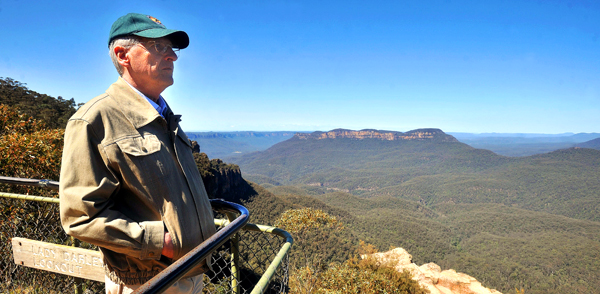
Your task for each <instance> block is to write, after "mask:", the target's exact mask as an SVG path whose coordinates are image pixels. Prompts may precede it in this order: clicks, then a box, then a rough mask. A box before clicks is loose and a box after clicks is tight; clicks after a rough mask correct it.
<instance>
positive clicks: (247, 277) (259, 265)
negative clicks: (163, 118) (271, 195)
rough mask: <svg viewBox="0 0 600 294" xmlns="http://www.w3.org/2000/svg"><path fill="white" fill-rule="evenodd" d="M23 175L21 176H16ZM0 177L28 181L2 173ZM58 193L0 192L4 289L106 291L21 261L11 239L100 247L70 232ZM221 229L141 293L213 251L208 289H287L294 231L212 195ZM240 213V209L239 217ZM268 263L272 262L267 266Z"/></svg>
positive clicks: (0, 280) (0, 283) (0, 282)
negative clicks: (262, 221)
mask: <svg viewBox="0 0 600 294" xmlns="http://www.w3.org/2000/svg"><path fill="white" fill-rule="evenodd" d="M21 180H23V179H21ZM15 181H17V182H18V183H17V182H15ZM0 183H10V184H24V182H21V181H19V179H15V178H6V177H0ZM25 184H26V185H32V186H42V187H46V188H50V189H57V188H58V183H57V182H53V181H45V180H44V181H39V180H30V179H27V181H26V183H25ZM58 202H59V200H58V198H51V197H41V196H30V195H21V194H14V193H5V192H0V255H1V257H0V269H3V270H2V271H1V273H0V293H66V292H65V289H73V290H72V291H73V292H74V293H85V294H89V293H104V285H103V283H99V282H95V281H90V280H82V279H79V278H73V277H69V276H64V275H60V274H55V273H50V272H45V271H42V270H38V269H33V268H26V267H23V266H19V265H16V264H15V263H14V262H13V261H12V259H11V258H12V253H11V252H10V249H11V248H10V240H11V239H12V238H13V237H24V238H28V239H33V240H39V241H44V242H50V243H54V244H63V245H69V246H78V247H82V248H88V249H96V247H95V246H93V245H91V244H87V243H84V242H81V243H79V242H78V241H77V240H75V239H73V238H71V237H69V236H67V235H66V234H65V233H64V231H63V230H62V228H61V226H60V219H59V215H58V205H57V204H58ZM211 205H212V206H213V210H214V211H215V212H216V214H215V215H221V216H225V217H226V218H225V217H224V218H217V219H215V225H216V226H217V227H218V230H217V233H216V234H215V235H214V236H212V237H211V238H209V239H208V240H206V241H205V242H203V243H202V244H200V245H199V246H198V247H196V248H195V249H194V250H192V251H191V252H189V253H188V254H186V255H185V256H184V257H183V258H181V259H179V260H178V261H176V262H175V263H173V264H172V265H171V266H169V267H168V268H167V269H165V270H164V271H163V272H161V273H160V274H159V275H157V276H156V277H154V278H153V279H151V280H150V281H148V283H146V284H144V285H143V286H142V287H140V289H138V290H137V292H136V293H161V292H162V291H163V290H164V289H166V288H167V287H168V286H169V285H171V284H172V283H174V282H175V281H177V279H178V278H180V277H181V276H183V275H184V274H185V273H186V272H187V270H189V269H191V268H193V267H194V265H196V264H197V263H198V262H201V261H202V260H203V259H204V258H206V257H207V256H208V255H209V254H211V253H212V261H213V270H212V271H210V272H208V273H207V274H205V277H204V290H203V293H252V294H258V293H285V292H287V291H288V288H287V284H288V277H289V269H288V266H289V264H288V256H287V253H288V251H289V249H290V247H291V245H292V242H293V240H292V237H291V236H290V235H289V233H287V232H286V231H284V230H281V229H278V228H275V227H269V226H262V225H255V224H250V223H247V222H248V211H247V210H246V208H244V207H243V206H241V205H238V204H234V203H230V202H226V201H222V200H211ZM236 214H237V215H238V216H237V217H236ZM267 265H268V267H267Z"/></svg>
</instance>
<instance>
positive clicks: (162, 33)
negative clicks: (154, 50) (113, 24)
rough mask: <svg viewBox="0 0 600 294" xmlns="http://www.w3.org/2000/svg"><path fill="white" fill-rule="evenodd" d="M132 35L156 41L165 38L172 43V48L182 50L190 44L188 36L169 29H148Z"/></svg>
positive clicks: (182, 32)
mask: <svg viewBox="0 0 600 294" xmlns="http://www.w3.org/2000/svg"><path fill="white" fill-rule="evenodd" d="M133 35H136V36H139V37H144V38H150V39H157V38H162V37H167V38H169V40H171V43H173V48H179V49H184V48H186V47H187V46H188V45H189V44H190V38H189V37H188V34H187V33H186V32H184V31H176V30H169V29H148V30H144V31H141V32H137V33H134V34H133Z"/></svg>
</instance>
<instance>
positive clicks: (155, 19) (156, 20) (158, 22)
mask: <svg viewBox="0 0 600 294" xmlns="http://www.w3.org/2000/svg"><path fill="white" fill-rule="evenodd" d="M148 18H149V19H150V20H151V21H153V22H155V23H157V24H159V25H161V26H163V27H164V26H165V25H164V24H162V22H160V20H158V19H157V18H156V17H153V16H150V15H148Z"/></svg>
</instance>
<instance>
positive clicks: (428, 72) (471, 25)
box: [0, 0, 600, 134]
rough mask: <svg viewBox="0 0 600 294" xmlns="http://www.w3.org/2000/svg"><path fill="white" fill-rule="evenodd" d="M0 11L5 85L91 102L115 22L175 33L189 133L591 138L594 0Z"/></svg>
mask: <svg viewBox="0 0 600 294" xmlns="http://www.w3.org/2000/svg"><path fill="white" fill-rule="evenodd" d="M106 3H110V2H105V1H102V2H95V1H17V0H8V1H6V0H0V27H1V28H2V30H0V36H1V40H2V45H0V77H10V78H13V79H16V80H18V81H20V82H23V83H26V84H27V86H28V87H29V88H30V89H32V90H34V91H37V92H40V93H45V94H48V95H51V96H55V97H56V96H62V97H63V98H66V99H70V98H74V99H75V100H76V101H77V102H86V101H87V100H89V99H91V98H93V97H95V96H96V95H99V94H101V93H103V92H104V90H105V89H106V88H107V87H108V85H110V84H111V83H112V82H114V81H115V80H116V79H117V73H116V71H115V70H114V67H113V66H112V63H111V62H110V58H109V57H108V49H107V38H108V31H109V29H110V26H111V24H112V23H113V22H114V21H115V20H116V19H117V18H118V17H119V16H121V15H124V14H126V13H128V12H138V13H145V14H149V15H152V16H154V17H156V18H158V19H159V20H161V21H162V23H163V24H165V25H166V26H167V27H168V28H173V29H181V30H185V31H186V32H187V33H188V34H189V36H190V39H191V40H190V47H189V48H187V49H185V50H182V53H181V56H180V58H179V60H178V61H177V62H176V63H175V84H174V85H173V86H172V87H170V88H168V89H167V90H166V91H165V92H164V93H163V96H164V97H165V99H166V100H167V102H168V103H169V104H170V105H171V107H172V108H173V110H174V111H175V112H176V113H180V114H183V121H182V124H183V127H184V129H185V130H187V131H243V130H254V131H280V130H287V131H315V130H320V131H327V130H330V129H334V128H347V129H365V128H372V129H385V130H395V131H408V130H412V129H417V128H440V129H442V130H443V131H446V132H471V133H482V132H500V133H552V134H556V133H564V132H574V133H579V132H600V2H597V1H552V0H547V1H529V0H520V1H456V0H444V1H425V0H424V1H271V0H254V1H250V0H245V1H189V2H186V1H128V2H119V3H111V4H106Z"/></svg>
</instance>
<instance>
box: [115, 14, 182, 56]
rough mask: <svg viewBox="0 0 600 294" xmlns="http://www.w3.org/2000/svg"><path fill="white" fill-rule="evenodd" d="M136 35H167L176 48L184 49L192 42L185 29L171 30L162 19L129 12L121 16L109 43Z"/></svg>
mask: <svg viewBox="0 0 600 294" xmlns="http://www.w3.org/2000/svg"><path fill="white" fill-rule="evenodd" d="M128 35H135V36H139V37H144V38H150V39H156V38H162V37H167V38H169V40H171V42H172V43H173V47H174V48H179V49H183V48H185V47H187V46H188V45H189V44H190V38H189V37H188V35H187V33H186V32H184V31H177V30H169V29H167V28H166V27H165V25H163V24H162V23H161V22H160V20H158V19H156V18H154V17H152V16H150V15H145V14H139V13H129V14H127V15H124V16H121V17H119V19H117V20H116V21H115V22H114V23H113V25H112V27H111V28H110V34H109V36H108V45H109V46H110V42H112V40H114V39H115V38H117V37H122V36H128Z"/></svg>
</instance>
